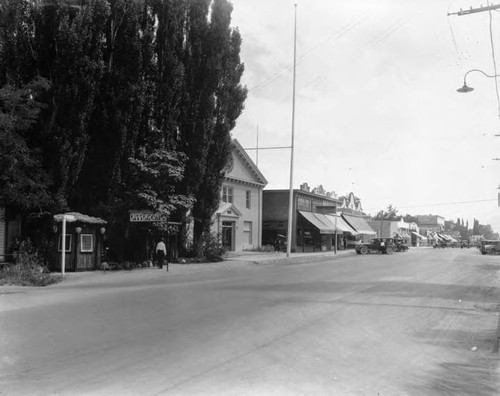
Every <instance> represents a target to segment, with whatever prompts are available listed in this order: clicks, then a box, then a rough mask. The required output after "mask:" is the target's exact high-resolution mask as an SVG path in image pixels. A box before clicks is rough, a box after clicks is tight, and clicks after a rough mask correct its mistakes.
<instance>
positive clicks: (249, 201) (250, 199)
mask: <svg viewBox="0 0 500 396" xmlns="http://www.w3.org/2000/svg"><path fill="white" fill-rule="evenodd" d="M251 207H252V192H251V191H250V190H247V209H251Z"/></svg>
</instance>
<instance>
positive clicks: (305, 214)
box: [262, 183, 375, 252]
mask: <svg viewBox="0 0 500 396" xmlns="http://www.w3.org/2000/svg"><path fill="white" fill-rule="evenodd" d="M289 197H290V191H289V190H266V191H264V211H263V225H262V228H263V243H264V244H275V243H276V240H277V239H279V238H285V239H288V238H287V233H288V208H289ZM292 205H293V206H292V219H291V221H292V227H291V228H292V235H291V246H290V250H291V251H292V252H316V251H328V250H336V249H345V248H347V247H352V245H353V243H352V241H356V243H359V240H360V237H361V236H362V232H369V233H372V234H375V232H373V230H371V229H370V227H369V226H368V224H367V223H366V222H365V220H364V218H363V217H360V216H357V214H354V213H352V212H351V211H350V212H349V213H350V214H349V215H345V214H344V213H341V212H340V206H341V205H342V200H341V199H339V198H337V196H336V194H335V193H333V192H327V191H325V190H324V188H323V187H322V186H319V187H316V188H313V189H311V188H309V186H308V185H307V183H303V184H302V185H301V186H300V189H296V190H293V196H292ZM354 223H355V224H354ZM356 227H359V228H362V232H360V231H359V230H358V229H357V228H356Z"/></svg>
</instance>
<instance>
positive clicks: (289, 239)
mask: <svg viewBox="0 0 500 396" xmlns="http://www.w3.org/2000/svg"><path fill="white" fill-rule="evenodd" d="M296 60H297V4H295V20H294V28H293V93H292V143H291V145H290V146H291V147H290V194H289V199H288V234H287V244H286V256H287V257H290V252H291V248H292V220H293V143H294V134H295V70H296V65H297V61H296Z"/></svg>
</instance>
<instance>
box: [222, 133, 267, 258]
mask: <svg viewBox="0 0 500 396" xmlns="http://www.w3.org/2000/svg"><path fill="white" fill-rule="evenodd" d="M231 155H232V159H231V166H230V168H229V170H228V171H227V172H226V175H225V178H224V182H223V184H222V191H221V203H220V205H219V208H218V209H217V211H216V212H215V214H214V217H213V225H212V232H215V233H218V234H219V235H220V236H221V239H222V244H223V246H224V249H225V250H226V251H242V250H252V249H257V248H259V247H261V244H262V190H263V189H264V187H265V186H266V184H267V180H266V178H265V177H264V176H263V175H262V173H261V172H260V171H259V169H258V168H257V166H256V165H255V163H254V162H253V161H252V159H251V158H250V157H249V156H248V154H247V153H246V151H245V150H244V149H243V147H242V146H241V145H240V143H239V142H238V141H237V140H236V139H233V146H232V153H231Z"/></svg>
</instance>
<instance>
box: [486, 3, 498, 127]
mask: <svg viewBox="0 0 500 396" xmlns="http://www.w3.org/2000/svg"><path fill="white" fill-rule="evenodd" d="M488 13H489V14H490V44H491V56H492V58H493V71H494V75H495V92H496V95H497V108H498V118H500V95H499V94H498V78H497V61H496V58H495V45H494V43H493V14H492V13H491V10H490V11H489V12H488Z"/></svg>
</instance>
